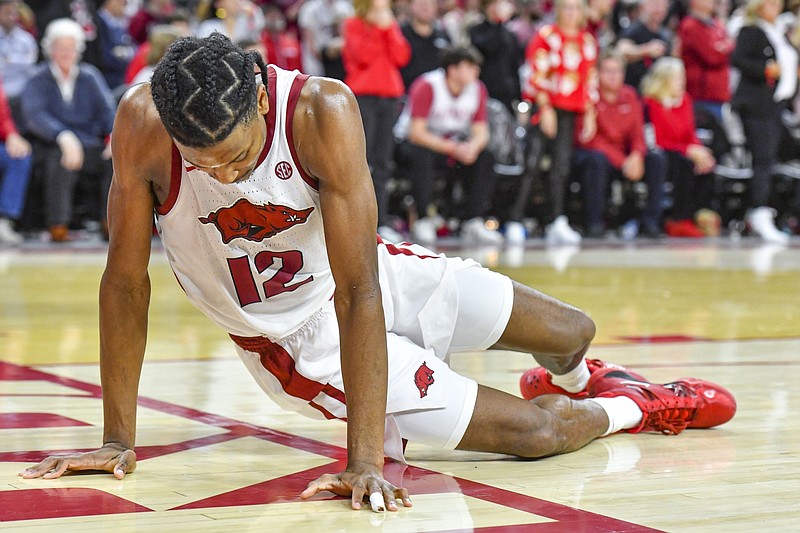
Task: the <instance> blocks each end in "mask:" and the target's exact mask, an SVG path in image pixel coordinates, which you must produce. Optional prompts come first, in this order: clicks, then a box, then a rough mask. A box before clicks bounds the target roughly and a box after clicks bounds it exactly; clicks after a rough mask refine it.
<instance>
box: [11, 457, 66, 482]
mask: <svg viewBox="0 0 800 533" xmlns="http://www.w3.org/2000/svg"><path fill="white" fill-rule="evenodd" d="M58 459H59V457H47V458H45V459H43V460H42V461H41V462H39V464H36V465H33V466H30V467H28V468H26V469H25V470H23V471H22V472H20V475H21V476H22V477H23V478H24V479H31V478H36V477H42V476H43V475H44V474H46V473H47V472H49V471H50V470H52V469H53V466H54V465H55V464H56V463H57V462H58Z"/></svg>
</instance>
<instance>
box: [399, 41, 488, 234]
mask: <svg viewBox="0 0 800 533" xmlns="http://www.w3.org/2000/svg"><path fill="white" fill-rule="evenodd" d="M482 61H483V58H482V57H481V55H480V53H479V52H478V51H477V50H476V49H475V48H473V47H471V46H470V47H454V48H449V49H447V50H446V51H445V52H444V54H443V56H442V68H440V69H436V70H433V71H431V72H426V73H425V74H423V75H421V76H419V77H418V78H417V79H416V81H414V83H413V84H412V85H411V89H410V90H409V92H408V100H407V102H406V105H405V107H404V108H403V113H402V114H401V115H400V120H398V121H397V127H396V128H395V136H396V137H397V138H398V139H401V140H402V142H401V144H400V146H398V159H399V160H400V162H401V164H404V166H406V167H409V175H410V176H411V180H412V185H413V190H412V192H413V195H414V203H415V204H416V206H417V213H418V214H419V216H420V218H419V219H418V220H417V221H416V223H415V224H414V225H413V226H412V228H411V237H412V238H413V239H414V240H415V241H416V242H419V243H421V244H427V245H431V244H433V243H434V242H435V241H436V230H437V227H438V226H439V224H440V220H439V217H438V216H437V209H436V206H435V204H434V201H433V190H434V185H435V183H436V178H437V177H438V176H440V175H444V176H445V177H446V178H447V179H448V180H450V181H452V180H463V181H464V182H465V188H466V190H467V194H466V202H465V203H466V206H465V209H464V213H463V215H464V219H465V222H464V223H463V224H461V235H462V237H465V238H466V239H467V240H471V241H472V242H479V243H484V244H500V243H502V242H503V237H502V236H501V235H500V234H499V233H498V232H496V231H493V230H489V229H487V228H486V226H485V224H484V220H483V218H482V217H483V215H484V214H485V212H486V211H487V208H488V207H489V202H490V199H491V198H492V196H493V195H494V189H495V184H496V182H497V175H496V174H495V172H494V158H493V157H492V154H491V152H490V151H489V150H488V149H487V148H486V145H487V144H488V142H489V125H488V122H487V116H486V100H487V99H488V92H487V90H486V86H485V85H484V84H483V82H481V81H480V80H479V79H478V76H479V75H480V65H481V62H482Z"/></svg>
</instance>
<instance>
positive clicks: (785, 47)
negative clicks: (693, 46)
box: [733, 0, 798, 243]
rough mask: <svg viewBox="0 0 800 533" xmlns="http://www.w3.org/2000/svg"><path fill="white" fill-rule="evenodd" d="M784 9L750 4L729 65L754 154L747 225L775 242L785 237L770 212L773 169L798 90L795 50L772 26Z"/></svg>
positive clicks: (768, 2) (766, 1)
mask: <svg viewBox="0 0 800 533" xmlns="http://www.w3.org/2000/svg"><path fill="white" fill-rule="evenodd" d="M782 8H783V2H782V0H750V1H749V2H748V3H747V7H746V9H745V26H744V27H743V28H742V29H741V31H740V32H739V37H738V39H737V40H736V49H735V51H734V52H733V64H734V66H735V67H736V68H738V69H739V70H740V71H741V73H742V77H741V80H740V82H739V87H738V88H737V89H736V94H735V95H734V97H733V107H734V109H736V111H737V112H738V113H739V115H740V116H741V117H742V125H743V126H744V133H745V138H746V139H747V147H748V148H749V149H750V152H751V153H752V155H753V179H752V180H751V182H750V201H749V206H750V208H751V209H750V211H749V213H748V214H747V221H748V223H749V224H750V227H751V228H752V230H753V231H754V232H755V233H756V234H757V235H758V236H760V237H761V238H763V239H764V240H767V241H771V242H777V243H786V242H788V241H789V235H787V234H786V233H783V232H781V231H779V230H778V229H777V228H776V227H775V222H774V220H773V219H774V216H775V211H774V210H773V209H771V208H770V207H769V205H770V203H769V202H770V195H771V194H772V165H773V164H774V163H775V162H776V161H777V158H778V157H777V156H778V144H779V143H780V139H781V112H782V111H783V110H784V109H786V108H787V107H788V106H789V102H790V100H791V99H792V98H793V97H794V95H795V93H796V91H797V64H798V57H797V50H795V48H794V47H793V46H792V45H791V44H790V43H789V41H788V40H787V39H786V35H785V33H784V32H783V31H781V29H780V28H779V27H778V26H777V24H776V19H777V18H778V15H780V13H781V10H782Z"/></svg>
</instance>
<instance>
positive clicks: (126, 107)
mask: <svg viewBox="0 0 800 533" xmlns="http://www.w3.org/2000/svg"><path fill="white" fill-rule="evenodd" d="M111 140H112V143H113V146H112V151H113V152H114V157H115V161H117V160H118V159H119V160H120V161H124V162H125V164H126V165H132V166H134V167H136V168H140V169H142V170H146V171H147V173H148V174H151V169H153V168H159V167H161V166H163V165H164V164H165V163H167V168H169V165H168V162H169V161H170V160H171V157H172V146H173V143H172V138H171V137H170V136H169V134H168V133H167V130H166V129H165V128H164V125H163V124H162V123H161V118H160V117H159V115H158V111H157V110H156V106H155V104H154V103H153V97H152V95H151V93H150V84H149V83H140V84H137V85H134V86H133V87H131V88H130V89H128V90H127V91H126V92H125V94H124V95H123V97H122V99H121V100H120V102H119V106H118V107H117V116H116V119H115V121H114V132H113V133H112V136H111Z"/></svg>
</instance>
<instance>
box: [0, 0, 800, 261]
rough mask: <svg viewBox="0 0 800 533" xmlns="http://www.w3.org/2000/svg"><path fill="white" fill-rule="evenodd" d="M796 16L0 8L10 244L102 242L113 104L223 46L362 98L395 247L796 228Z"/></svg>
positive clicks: (658, 5)
mask: <svg viewBox="0 0 800 533" xmlns="http://www.w3.org/2000/svg"><path fill="white" fill-rule="evenodd" d="M798 8H800V2H798V0H793V1H792V3H788V4H784V2H783V0H742V2H741V3H737V1H736V0H638V1H637V0H616V1H615V0H588V3H586V1H585V0H395V1H394V2H393V1H392V0H272V1H248V0H106V1H100V0H71V1H68V2H67V1H49V0H27V1H25V2H23V1H21V0H0V142H1V144H0V246H7V245H17V244H20V243H21V242H22V241H23V240H24V237H23V235H25V236H31V235H39V234H41V233H42V232H46V234H48V235H49V238H50V240H52V241H53V242H63V241H69V240H72V239H75V238H76V237H80V236H82V235H85V234H91V233H97V234H101V235H107V232H106V224H105V220H106V214H105V210H106V197H107V193H108V187H109V184H110V181H111V174H112V165H111V153H110V145H109V138H110V134H111V128H112V125H113V117H114V111H115V107H116V105H117V102H118V101H119V99H120V98H121V96H122V94H123V93H124V92H125V90H127V88H129V87H130V86H131V85H133V84H136V83H141V82H146V81H148V80H149V78H150V75H151V73H152V70H153V67H154V65H155V64H156V63H157V62H158V61H159V59H160V58H161V56H162V55H163V54H164V52H165V50H166V49H167V48H168V47H169V45H170V44H171V43H172V42H173V41H174V40H176V39H177V38H179V37H181V36H184V35H198V36H206V35H210V34H211V33H212V32H221V33H223V34H225V35H227V36H228V37H230V38H231V39H232V40H233V41H235V42H237V43H238V44H239V45H240V46H242V47H243V48H247V49H255V50H258V51H259V52H260V53H261V54H262V55H263V56H264V58H265V60H266V61H267V63H270V64H274V65H276V66H278V67H281V68H285V69H289V70H293V69H297V70H300V71H302V72H304V73H307V74H311V75H321V76H328V77H333V78H337V79H340V80H342V81H343V82H344V83H345V84H347V85H348V86H349V87H350V89H351V90H352V91H353V93H354V94H355V96H356V99H357V100H358V104H359V108H360V110H361V114H362V121H363V124H364V130H365V133H366V140H367V144H366V151H367V154H366V155H367V161H368V163H369V165H370V170H371V173H372V178H373V182H374V186H375V192H376V197H377V201H378V211H379V227H378V228H376V229H377V231H378V233H380V234H381V236H382V237H384V238H385V239H387V240H390V241H400V240H409V239H410V240H414V241H416V242H420V243H423V244H427V245H434V244H436V242H437V240H438V239H440V238H442V237H444V236H448V235H460V236H461V237H462V238H464V239H467V240H469V241H470V242H473V243H478V244H502V243H503V242H508V243H511V244H520V243H523V242H525V239H526V238H528V237H536V236H541V237H543V238H544V239H545V240H546V242H547V243H548V244H551V245H565V244H566V245H575V244H579V243H580V242H581V241H582V239H584V238H593V239H608V238H623V239H633V238H637V237H645V238H661V237H664V236H668V237H683V238H699V237H705V236H717V235H720V234H721V233H727V232H731V233H734V234H736V235H738V234H741V233H742V232H750V233H752V234H753V235H755V236H757V237H758V238H761V239H764V240H766V241H769V242H776V243H785V242H787V241H788V240H789V238H790V234H792V233H796V232H797V231H798V222H797V220H798V215H800V193H799V192H798V189H800V188H799V187H798V185H797V184H798V183H800V118H798V111H799V110H800V100H798V97H797V94H798V91H797V89H798V46H800V23H798V22H797V16H796V15H797V12H798Z"/></svg>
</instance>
